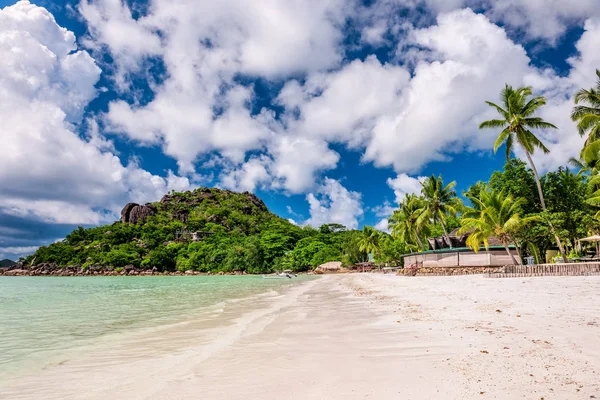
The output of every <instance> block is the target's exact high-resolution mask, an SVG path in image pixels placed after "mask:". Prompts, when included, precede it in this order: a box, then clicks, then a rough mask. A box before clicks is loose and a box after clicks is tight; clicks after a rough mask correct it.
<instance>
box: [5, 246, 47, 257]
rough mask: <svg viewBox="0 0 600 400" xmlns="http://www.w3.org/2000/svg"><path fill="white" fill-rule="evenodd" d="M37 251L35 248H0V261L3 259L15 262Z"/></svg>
mask: <svg viewBox="0 0 600 400" xmlns="http://www.w3.org/2000/svg"><path fill="white" fill-rule="evenodd" d="M37 249H38V247H37V246H14V247H0V260H2V259H5V258H8V259H13V260H16V259H18V258H19V257H22V256H27V255H29V254H32V253H34V252H35V251H36V250H37Z"/></svg>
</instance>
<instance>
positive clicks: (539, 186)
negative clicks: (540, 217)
mask: <svg viewBox="0 0 600 400" xmlns="http://www.w3.org/2000/svg"><path fill="white" fill-rule="evenodd" d="M521 147H522V148H523V150H524V151H525V156H526V157H527V161H529V165H530V166H531V169H532V170H533V175H534V176H535V184H536V185H537V190H538V195H539V196H540V203H541V205H542V210H543V211H544V212H546V211H547V209H546V201H545V200H544V192H543V191H542V182H541V180H540V175H539V174H538V172H537V168H535V164H534V163H533V160H532V158H531V154H529V151H527V149H526V148H525V146H521ZM546 222H548V226H549V227H550V232H552V235H554V240H556V244H557V245H558V250H559V251H560V256H561V257H562V259H563V262H565V263H567V262H569V261H568V260H567V255H566V253H565V248H564V247H563V244H562V242H561V241H560V238H559V237H558V234H557V233H556V229H554V225H552V222H550V220H547V221H546Z"/></svg>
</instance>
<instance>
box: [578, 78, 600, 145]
mask: <svg viewBox="0 0 600 400" xmlns="http://www.w3.org/2000/svg"><path fill="white" fill-rule="evenodd" d="M596 75H597V76H598V81H597V82H596V87H595V88H591V89H581V90H580V91H579V92H577V94H576V95H575V104H576V106H575V107H573V111H572V112H571V119H573V121H575V122H577V130H578V131H579V134H580V135H581V136H584V135H585V134H587V135H588V137H587V139H586V141H585V146H586V147H587V146H589V145H590V144H592V143H593V142H595V141H597V140H600V70H596Z"/></svg>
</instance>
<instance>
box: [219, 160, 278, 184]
mask: <svg viewBox="0 0 600 400" xmlns="http://www.w3.org/2000/svg"><path fill="white" fill-rule="evenodd" d="M270 163H271V160H270V159H269V158H268V157H265V156H262V157H254V158H251V159H250V160H248V162H246V163H244V164H243V165H242V166H241V167H240V168H239V169H233V170H231V171H229V172H228V173H225V174H223V175H222V176H221V185H222V186H223V187H225V188H227V189H231V190H235V191H240V192H244V191H249V192H254V190H255V189H256V187H257V186H258V185H260V184H262V183H265V182H267V181H269V179H270V175H269V171H268V169H267V168H269V164H270Z"/></svg>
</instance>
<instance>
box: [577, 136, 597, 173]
mask: <svg viewBox="0 0 600 400" xmlns="http://www.w3.org/2000/svg"><path fill="white" fill-rule="evenodd" d="M569 164H571V165H572V166H573V167H575V168H577V169H579V175H581V174H589V175H591V176H594V175H598V172H599V171H600V140H597V141H595V142H592V143H590V144H589V145H587V146H585V147H584V148H583V149H582V150H581V154H580V155H579V159H576V158H570V159H569Z"/></svg>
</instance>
